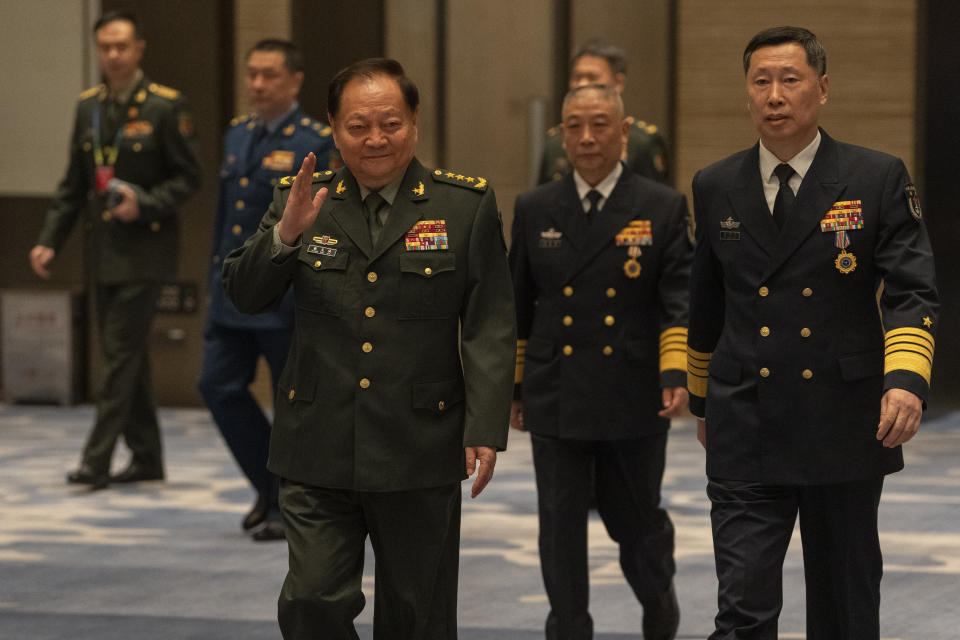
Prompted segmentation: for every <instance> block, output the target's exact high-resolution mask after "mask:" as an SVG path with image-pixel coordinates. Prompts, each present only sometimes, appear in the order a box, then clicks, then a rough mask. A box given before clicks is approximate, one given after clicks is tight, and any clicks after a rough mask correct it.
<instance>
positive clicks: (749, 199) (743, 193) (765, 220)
mask: <svg viewBox="0 0 960 640" xmlns="http://www.w3.org/2000/svg"><path fill="white" fill-rule="evenodd" d="M727 197H728V198H729V199H730V205H731V206H732V207H733V210H734V212H735V213H736V214H737V218H736V220H737V221H738V222H740V224H741V225H742V226H743V228H744V229H745V230H746V231H747V233H749V234H750V235H751V236H752V237H753V239H754V240H756V242H757V244H758V245H760V248H761V249H763V250H764V251H765V252H766V253H767V255H771V256H772V255H773V251H774V245H775V244H776V241H777V235H778V233H779V229H777V223H776V222H774V221H773V216H772V215H770V209H769V208H768V207H767V199H766V197H765V196H764V195H763V181H762V180H761V178H760V143H759V142H758V143H757V144H755V145H754V146H753V148H752V149H750V151H749V152H748V153H747V154H746V155H745V156H744V157H743V163H742V164H741V165H740V170H739V172H738V173H737V177H736V184H735V185H734V187H733V188H732V189H730V190H729V191H728V192H727ZM719 222H723V221H722V220H721V221H719ZM709 231H710V233H714V234H715V233H718V232H719V229H710V230H709Z"/></svg>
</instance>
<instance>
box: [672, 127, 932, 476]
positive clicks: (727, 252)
mask: <svg viewBox="0 0 960 640" xmlns="http://www.w3.org/2000/svg"><path fill="white" fill-rule="evenodd" d="M821 136H822V140H821V143H820V148H819V149H818V150H817V154H816V157H815V158H814V161H813V164H812V165H811V166H810V170H809V171H808V173H807V174H806V176H805V177H804V179H803V182H802V184H801V185H800V189H799V191H798V192H797V199H796V206H795V209H794V211H793V212H792V213H791V216H790V217H789V218H788V219H787V220H786V221H785V222H784V223H783V226H782V229H780V230H778V228H777V225H776V223H775V222H774V221H773V218H772V217H771V215H770V209H769V207H768V206H767V203H766V200H765V199H764V194H763V186H762V183H761V178H760V171H759V168H758V167H759V164H758V162H759V152H758V146H756V145H755V146H754V147H753V148H751V149H748V150H746V151H742V152H740V153H737V154H735V155H733V156H730V157H729V158H726V159H725V160H722V161H720V162H718V163H716V164H714V165H711V166H710V167H707V168H706V169H703V170H702V171H700V172H699V173H697V175H696V176H695V177H694V180H693V197H694V210H695V214H696V223H697V225H696V236H697V248H696V257H695V259H694V265H693V271H692V273H691V280H690V296H691V299H690V333H689V345H688V346H689V354H688V356H689V357H688V367H689V368H688V385H689V388H690V407H691V410H692V411H693V412H694V413H695V414H696V415H698V416H701V417H704V416H705V417H706V424H707V432H706V446H707V474H708V475H709V476H711V477H715V478H720V479H733V480H749V481H759V482H764V483H768V484H794V485H796V484H823V483H838V482H848V481H853V480H857V479H864V478H868V477H875V476H877V475H880V474H884V473H890V472H893V471H896V470H899V469H900V468H902V466H903V456H902V452H901V449H900V447H896V448H892V449H890V448H885V447H883V446H882V445H881V443H880V442H879V441H877V440H876V437H875V436H876V432H877V425H878V423H879V420H880V399H881V395H882V393H883V391H884V390H885V389H889V388H893V387H897V388H903V389H907V390H909V391H911V392H913V393H915V394H917V395H918V396H919V397H920V398H921V399H925V398H926V396H927V390H928V388H929V383H930V369H931V365H932V359H933V347H934V329H935V327H936V322H937V311H938V309H939V300H938V296H937V290H936V283H935V278H934V265H933V255H932V253H931V250H930V242H929V239H928V237H927V232H926V229H925V227H924V224H923V219H922V214H921V211H920V205H919V203H918V201H917V197H916V189H915V188H914V186H913V185H912V184H911V183H910V177H909V175H908V174H907V170H906V168H905V167H904V165H903V163H902V162H901V161H900V160H899V159H897V158H894V157H893V156H890V155H887V154H884V153H880V152H878V151H871V150H869V149H864V148H862V147H856V146H853V145H849V144H844V143H840V142H837V141H835V140H833V139H832V138H830V137H829V136H828V135H827V134H826V132H824V131H822V130H821ZM881 286H882V289H881ZM878 291H879V296H878ZM878 303H879V310H878Z"/></svg>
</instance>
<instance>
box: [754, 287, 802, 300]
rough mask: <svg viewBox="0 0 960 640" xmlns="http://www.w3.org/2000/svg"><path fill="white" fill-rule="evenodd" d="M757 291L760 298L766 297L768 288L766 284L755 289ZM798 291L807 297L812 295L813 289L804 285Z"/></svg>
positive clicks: (768, 293) (768, 292)
mask: <svg viewBox="0 0 960 640" xmlns="http://www.w3.org/2000/svg"><path fill="white" fill-rule="evenodd" d="M757 293H759V294H760V297H761V298H766V297H767V296H768V295H770V288H769V287H767V286H763V287H760V289H758V290H757ZM800 293H801V294H802V295H803V297H804V298H809V297H810V296H812V295H813V289H811V288H810V287H804V288H803V291H801V292H800Z"/></svg>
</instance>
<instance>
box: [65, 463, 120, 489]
mask: <svg viewBox="0 0 960 640" xmlns="http://www.w3.org/2000/svg"><path fill="white" fill-rule="evenodd" d="M67 482H68V483H69V484H88V485H90V489H91V490H93V491H96V490H97V489H103V488H105V487H106V486H107V485H108V484H109V483H110V476H109V475H107V474H106V473H97V472H96V471H94V470H93V468H91V467H90V465H88V464H81V465H80V466H79V467H77V468H76V469H74V470H73V471H70V472H68V473H67Z"/></svg>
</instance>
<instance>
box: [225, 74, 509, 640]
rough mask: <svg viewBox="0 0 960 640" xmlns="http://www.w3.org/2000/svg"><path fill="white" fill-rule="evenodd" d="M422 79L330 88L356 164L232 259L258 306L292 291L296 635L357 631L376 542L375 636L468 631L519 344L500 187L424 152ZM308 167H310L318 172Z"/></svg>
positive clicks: (379, 77)
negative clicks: (471, 563)
mask: <svg viewBox="0 0 960 640" xmlns="http://www.w3.org/2000/svg"><path fill="white" fill-rule="evenodd" d="M418 104H419V94H418V92H417V88H416V87H415V86H414V85H413V83H412V82H410V80H409V79H407V78H406V77H405V76H404V72H403V68H402V67H401V66H400V64H399V63H397V62H396V61H394V60H385V59H371V60H364V61H361V62H358V63H355V64H354V65H351V66H350V67H347V68H346V69H344V70H343V71H341V72H340V73H338V74H337V75H336V76H335V77H334V78H333V80H332V81H331V84H330V90H329V96H328V105H329V114H328V115H329V120H330V124H331V126H332V127H333V136H334V141H335V143H336V145H337V148H338V149H339V151H340V155H341V157H342V158H343V162H344V164H345V166H344V167H342V168H340V169H337V170H329V169H328V170H325V171H318V172H316V173H313V171H314V168H315V162H316V159H315V156H314V154H312V153H311V154H309V155H308V156H307V159H306V161H305V162H304V163H303V165H302V167H301V169H300V172H299V173H298V174H297V176H296V178H285V179H284V180H282V181H281V184H280V186H279V187H278V188H277V191H276V193H275V195H274V200H273V203H272V204H271V205H270V209H268V211H267V213H266V215H265V216H264V218H263V220H262V221H261V223H260V229H259V231H258V232H257V233H256V234H254V235H253V236H252V237H251V238H250V239H249V240H247V242H246V243H245V244H244V245H243V246H242V247H241V248H239V249H237V250H236V251H234V252H233V253H232V254H231V255H230V257H228V258H227V260H226V261H225V263H224V282H225V285H226V290H227V295H229V296H230V298H231V299H232V300H233V302H234V304H235V305H236V307H237V308H238V309H239V310H240V311H243V312H245V313H257V312H260V311H263V310H265V309H267V308H270V307H271V306H272V305H274V304H276V303H277V302H279V301H280V300H282V298H283V296H284V293H285V292H286V290H287V288H288V287H289V286H291V285H292V286H293V292H294V300H295V304H296V311H295V318H296V320H295V327H296V329H295V331H294V337H293V346H292V348H291V350H290V357H289V358H288V360H287V365H286V368H285V369H284V371H283V374H282V375H281V377H280V383H279V385H278V386H279V392H278V397H277V402H276V416H275V419H274V426H273V429H272V432H271V441H270V457H269V462H268V467H269V469H270V470H271V471H273V472H274V473H276V474H277V475H278V476H280V478H281V484H280V508H281V510H282V512H283V517H284V525H285V529H286V536H287V541H288V543H289V547H290V566H289V572H288V574H287V578H286V581H285V582H284V585H283V589H282V591H281V594H280V599H279V610H278V614H279V620H280V628H281V631H282V632H283V636H284V638H287V639H291V638H296V639H306V638H310V639H313V638H319V637H323V638H325V639H341V638H343V639H346V638H356V637H357V636H356V631H355V629H354V626H353V620H354V618H355V617H356V616H357V615H358V614H359V612H360V611H361V610H362V609H363V606H364V596H363V593H362V591H361V589H360V586H361V577H362V569H363V556H364V541H365V539H366V538H367V536H369V537H370V541H371V544H372V545H373V550H374V553H375V555H376V560H377V563H376V607H375V611H374V635H375V636H376V637H377V638H397V639H401V638H402V639H404V640H407V639H410V638H456V637H457V635H456V607H457V605H456V599H457V598H456V594H457V569H458V557H459V542H460V483H461V481H462V480H463V479H464V478H466V477H467V475H469V474H472V473H473V472H474V471H475V470H476V463H477V462H478V461H479V463H480V469H479V471H478V472H477V479H476V481H475V482H474V485H473V490H472V495H473V496H474V497H475V496H476V495H477V494H479V493H480V491H481V490H482V489H483V488H484V486H485V485H486V484H487V482H488V481H489V480H490V477H491V476H492V474H493V468H494V464H495V463H496V455H497V451H498V450H502V449H503V448H504V447H505V446H506V436H507V434H506V432H507V421H508V417H509V410H510V400H511V394H512V388H513V380H512V373H513V371H512V370H513V360H514V348H515V342H514V341H515V339H516V330H515V320H514V305H513V289H512V286H511V279H510V272H509V269H508V267H507V259H506V247H505V244H504V241H503V231H502V228H501V223H500V219H499V214H498V212H497V204H496V200H495V198H494V195H493V191H492V190H491V189H490V188H489V187H488V185H487V182H486V180H485V179H483V178H478V177H473V176H467V175H464V174H462V173H457V172H454V171H444V170H441V169H436V170H429V169H426V168H425V167H423V166H422V165H421V164H420V163H419V162H418V161H417V160H416V158H415V157H414V148H415V146H416V140H417V107H418ZM311 175H312V176H313V178H312V180H311Z"/></svg>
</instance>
